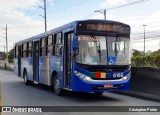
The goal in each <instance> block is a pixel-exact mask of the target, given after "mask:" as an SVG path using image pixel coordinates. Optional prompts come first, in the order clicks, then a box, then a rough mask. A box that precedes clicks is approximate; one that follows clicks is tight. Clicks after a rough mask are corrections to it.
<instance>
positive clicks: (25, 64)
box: [21, 57, 33, 80]
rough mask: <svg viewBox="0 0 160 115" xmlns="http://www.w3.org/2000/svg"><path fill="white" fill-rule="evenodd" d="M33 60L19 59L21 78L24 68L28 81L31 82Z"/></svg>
mask: <svg viewBox="0 0 160 115" xmlns="http://www.w3.org/2000/svg"><path fill="white" fill-rule="evenodd" d="M32 64H33V58H32V57H30V58H21V77H23V71H24V68H26V71H27V75H28V80H33V65H32Z"/></svg>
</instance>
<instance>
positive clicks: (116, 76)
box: [113, 73, 123, 78]
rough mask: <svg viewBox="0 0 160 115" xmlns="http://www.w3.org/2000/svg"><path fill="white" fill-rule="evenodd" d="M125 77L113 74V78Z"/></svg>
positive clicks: (121, 74) (120, 74)
mask: <svg viewBox="0 0 160 115" xmlns="http://www.w3.org/2000/svg"><path fill="white" fill-rule="evenodd" d="M122 77H123V73H114V74H113V78H122Z"/></svg>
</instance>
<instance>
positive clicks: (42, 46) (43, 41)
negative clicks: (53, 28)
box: [40, 38, 46, 57]
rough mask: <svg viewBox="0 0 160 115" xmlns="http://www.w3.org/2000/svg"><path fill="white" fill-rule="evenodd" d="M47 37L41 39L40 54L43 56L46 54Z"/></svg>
mask: <svg viewBox="0 0 160 115" xmlns="http://www.w3.org/2000/svg"><path fill="white" fill-rule="evenodd" d="M45 39H46V38H42V39H41V40H40V56H41V57H42V56H45V55H46V53H45V49H46V48H45V44H46V42H45V41H46V40H45Z"/></svg>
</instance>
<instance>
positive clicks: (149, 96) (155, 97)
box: [114, 91, 160, 102]
mask: <svg viewBox="0 0 160 115" xmlns="http://www.w3.org/2000/svg"><path fill="white" fill-rule="evenodd" d="M114 93H117V94H120V95H128V96H131V97H136V98H140V99H143V100H148V101H156V102H160V96H159V95H154V94H148V93H144V92H137V91H118V92H114Z"/></svg>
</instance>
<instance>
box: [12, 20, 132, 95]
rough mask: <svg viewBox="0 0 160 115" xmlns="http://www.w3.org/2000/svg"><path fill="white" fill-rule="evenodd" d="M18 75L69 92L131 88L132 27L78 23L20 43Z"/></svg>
mask: <svg viewBox="0 0 160 115" xmlns="http://www.w3.org/2000/svg"><path fill="white" fill-rule="evenodd" d="M14 51H15V53H14V72H15V74H16V75H18V76H20V77H21V78H23V79H24V83H25V84H26V85H28V84H30V83H32V82H34V83H35V84H38V83H39V84H44V85H48V86H51V87H53V89H54V93H55V94H57V95H61V94H62V93H63V91H64V89H65V90H70V91H78V92H93V93H95V94H97V95H101V94H102V93H103V92H105V91H119V90H129V87H130V77H131V76H130V70H131V68H130V64H131V62H130V26H129V25H127V24H124V23H121V22H116V21H110V20H79V21H74V22H71V23H68V24H66V25H63V26H61V27H58V28H55V29H52V30H50V31H47V32H44V33H42V34H39V35H36V36H33V37H31V38H28V39H25V40H22V41H19V42H17V43H15V47H14Z"/></svg>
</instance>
